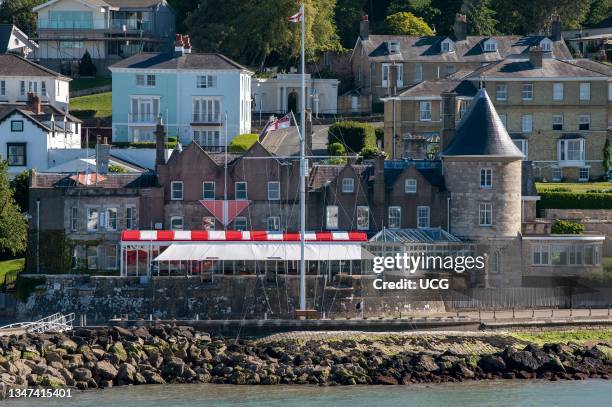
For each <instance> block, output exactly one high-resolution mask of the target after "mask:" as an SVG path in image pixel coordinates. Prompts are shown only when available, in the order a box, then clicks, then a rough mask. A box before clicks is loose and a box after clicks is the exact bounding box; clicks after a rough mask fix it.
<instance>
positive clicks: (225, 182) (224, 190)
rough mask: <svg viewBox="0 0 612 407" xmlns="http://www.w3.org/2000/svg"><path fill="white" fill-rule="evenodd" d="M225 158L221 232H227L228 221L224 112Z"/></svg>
mask: <svg viewBox="0 0 612 407" xmlns="http://www.w3.org/2000/svg"><path fill="white" fill-rule="evenodd" d="M224 155H225V157H224V161H225V163H224V165H223V208H222V213H223V230H227V219H228V216H229V215H228V212H229V208H228V203H227V111H226V112H225V154H224ZM213 198H214V197H213Z"/></svg>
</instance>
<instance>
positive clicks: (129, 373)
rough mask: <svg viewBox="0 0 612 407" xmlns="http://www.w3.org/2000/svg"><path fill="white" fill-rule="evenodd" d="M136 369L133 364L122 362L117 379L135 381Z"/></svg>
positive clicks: (126, 381)
mask: <svg viewBox="0 0 612 407" xmlns="http://www.w3.org/2000/svg"><path fill="white" fill-rule="evenodd" d="M136 373H138V372H137V370H136V368H135V367H134V366H132V365H130V364H128V363H122V364H121V365H120V366H119V370H118V372H117V379H119V380H121V381H123V382H125V383H134V382H135V381H136Z"/></svg>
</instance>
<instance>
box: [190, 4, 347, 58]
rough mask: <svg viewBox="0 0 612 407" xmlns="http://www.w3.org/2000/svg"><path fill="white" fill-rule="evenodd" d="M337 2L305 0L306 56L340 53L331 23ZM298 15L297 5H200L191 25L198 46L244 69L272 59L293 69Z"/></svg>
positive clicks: (332, 23) (298, 30)
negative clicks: (328, 52)
mask: <svg viewBox="0 0 612 407" xmlns="http://www.w3.org/2000/svg"><path fill="white" fill-rule="evenodd" d="M335 5H336V1H335V0H307V1H305V8H306V46H305V48H306V57H307V59H308V60H309V61H313V60H315V59H316V57H317V56H318V55H319V54H320V53H321V52H322V51H327V50H340V49H341V45H340V41H339V38H338V35H337V33H336V26H335V23H334V19H333V14H334V8H335ZM297 11H298V6H297V3H296V2H295V1H293V0H200V2H199V4H198V8H197V9H196V10H195V11H194V12H192V13H191V14H190V16H189V18H188V21H187V25H188V26H189V27H191V30H190V32H189V34H190V36H191V38H192V39H193V44H194V46H195V47H196V48H197V49H198V50H200V51H203V52H220V53H223V54H225V55H227V56H228V57H230V58H233V59H235V60H237V61H239V62H242V63H243V64H246V65H255V66H259V67H263V66H264V64H265V63H266V60H267V59H268V57H269V56H272V57H273V58H274V59H275V62H277V64H278V65H286V66H290V65H292V64H293V65H295V63H296V62H297V61H298V60H299V52H300V24H294V23H290V22H289V21H288V20H287V19H288V17H289V16H291V15H293V14H295V13H296V12H297Z"/></svg>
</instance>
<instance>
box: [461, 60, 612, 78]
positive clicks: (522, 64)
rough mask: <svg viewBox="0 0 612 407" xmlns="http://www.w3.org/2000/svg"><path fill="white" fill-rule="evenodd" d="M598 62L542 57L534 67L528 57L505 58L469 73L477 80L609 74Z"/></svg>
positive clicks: (610, 71)
mask: <svg viewBox="0 0 612 407" xmlns="http://www.w3.org/2000/svg"><path fill="white" fill-rule="evenodd" d="M600 65H602V64H599V63H593V64H591V63H589V62H584V60H582V61H580V62H577V61H562V60H560V59H557V58H543V59H542V67H541V68H536V67H535V66H534V65H533V64H532V63H531V62H530V61H529V59H520V60H519V59H505V60H503V61H498V62H495V63H492V64H489V65H487V66H483V67H481V68H479V69H477V70H475V71H474V72H473V74H472V75H470V79H472V80H477V79H478V78H479V77H480V76H481V75H485V78H486V77H495V78H555V77H601V78H604V77H606V76H610V73H612V69H611V70H609V72H608V74H605V73H603V72H606V71H608V69H606V67H605V66H603V67H602V66H600Z"/></svg>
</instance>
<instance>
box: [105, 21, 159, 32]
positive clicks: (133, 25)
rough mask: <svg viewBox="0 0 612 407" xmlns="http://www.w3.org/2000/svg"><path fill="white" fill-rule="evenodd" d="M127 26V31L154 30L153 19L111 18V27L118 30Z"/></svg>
mask: <svg viewBox="0 0 612 407" xmlns="http://www.w3.org/2000/svg"><path fill="white" fill-rule="evenodd" d="M124 27H125V30H126V31H144V32H153V22H152V21H142V20H134V19H131V18H130V19H126V18H113V19H112V20H111V27H110V28H111V29H112V30H117V31H123V28H124Z"/></svg>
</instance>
